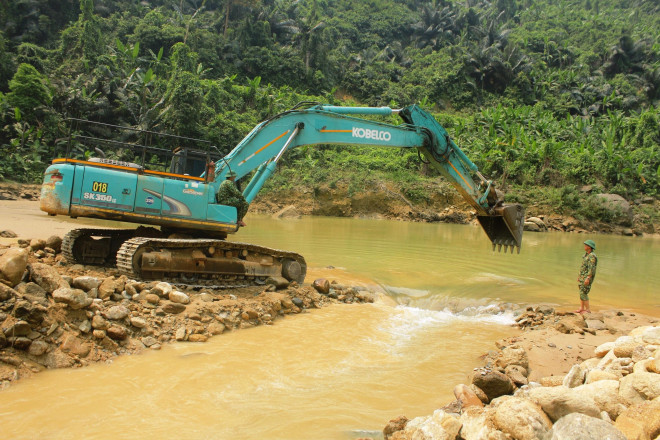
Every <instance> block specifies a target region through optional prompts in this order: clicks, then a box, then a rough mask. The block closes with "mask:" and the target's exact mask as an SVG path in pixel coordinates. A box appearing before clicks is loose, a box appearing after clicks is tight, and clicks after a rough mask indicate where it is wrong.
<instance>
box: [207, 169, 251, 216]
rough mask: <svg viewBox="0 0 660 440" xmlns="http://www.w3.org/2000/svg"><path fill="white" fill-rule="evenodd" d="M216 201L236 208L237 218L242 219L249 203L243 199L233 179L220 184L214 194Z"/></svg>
mask: <svg viewBox="0 0 660 440" xmlns="http://www.w3.org/2000/svg"><path fill="white" fill-rule="evenodd" d="M215 198H216V200H217V201H218V203H221V204H223V205H227V206H234V207H235V208H236V215H237V220H238V221H241V220H243V217H244V216H245V213H247V210H248V207H249V206H250V204H249V203H248V202H247V201H246V200H245V197H243V194H241V192H240V191H239V190H238V188H236V185H235V184H234V182H233V181H231V180H229V179H227V180H225V181H224V182H222V183H221V184H220V188H218V193H217V194H216V196H215Z"/></svg>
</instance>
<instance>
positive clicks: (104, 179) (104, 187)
mask: <svg viewBox="0 0 660 440" xmlns="http://www.w3.org/2000/svg"><path fill="white" fill-rule="evenodd" d="M136 187H137V174H136V173H131V172H126V171H119V170H114V169H111V168H102V167H91V166H87V167H85V173H84V177H83V184H82V188H81V191H80V204H81V205H83V206H98V207H103V208H108V209H111V210H116V211H127V212H132V211H133V206H134V204H135V189H136Z"/></svg>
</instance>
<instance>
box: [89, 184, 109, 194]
mask: <svg viewBox="0 0 660 440" xmlns="http://www.w3.org/2000/svg"><path fill="white" fill-rule="evenodd" d="M92 191H94V192H99V193H104V194H105V193H107V192H108V184H107V183H105V182H93V183H92Z"/></svg>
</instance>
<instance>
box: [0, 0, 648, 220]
mask: <svg viewBox="0 0 660 440" xmlns="http://www.w3.org/2000/svg"><path fill="white" fill-rule="evenodd" d="M659 29H660V4H659V3H658V2H657V0H493V1H490V2H489V1H486V0H462V1H450V0H431V1H429V0H426V1H421V0H361V1H358V0H193V1H189V0H155V1H136V0H10V1H8V2H1V3H0V118H1V120H2V124H0V154H2V157H3V160H2V162H0V178H2V179H12V180H17V181H25V182H38V181H40V179H41V174H42V172H43V170H44V169H45V167H46V165H47V163H48V162H49V161H50V159H52V158H53V156H54V154H55V151H56V148H58V146H59V144H61V142H62V138H63V137H64V136H65V134H64V133H65V132H66V127H65V124H64V122H63V121H64V119H65V118H67V117H75V118H83V119H90V120H94V121H100V122H106V123H111V124H119V125H127V126H131V127H136V128H142V129H148V130H155V131H161V132H167V133H171V134H177V135H182V136H190V137H199V138H203V139H206V140H209V141H211V142H212V143H213V145H215V146H217V147H218V148H219V149H220V150H221V151H222V152H228V151H229V150H230V149H231V148H232V147H233V146H234V145H235V144H236V143H237V142H238V141H239V140H240V139H241V138H242V137H243V136H244V135H245V134H247V132H248V131H249V130H250V129H251V128H252V127H253V126H254V125H255V124H257V123H258V122H259V121H261V120H263V119H265V118H267V117H268V116H272V115H274V114H276V113H279V112H281V111H284V110H287V109H289V108H291V107H292V106H293V105H295V104H296V103H297V102H299V101H319V102H329V103H334V104H344V105H372V106H373V105H389V106H392V107H400V106H405V105H409V104H413V103H418V104H420V105H421V106H422V107H424V108H425V109H427V110H429V111H431V112H433V113H434V114H435V115H436V117H437V118H438V119H439V120H440V121H441V123H442V124H443V125H444V126H445V127H446V128H447V130H448V131H449V133H450V134H451V135H452V136H453V137H454V140H455V142H456V143H457V144H458V145H459V146H460V147H461V148H462V149H463V150H464V151H465V152H466V153H467V154H468V156H470V157H471V158H472V159H473V160H474V162H475V163H476V164H477V165H478V166H479V167H480V169H481V170H482V171H483V172H484V173H485V174H486V175H488V176H489V177H491V178H493V179H494V180H495V181H496V182H497V184H498V185H499V186H500V187H501V188H505V189H507V194H508V195H507V197H508V198H509V199H510V200H518V201H521V202H523V203H529V202H532V201H536V202H537V203H538V202H539V200H544V201H545V203H547V204H548V205H549V206H550V208H552V209H554V210H556V211H559V212H564V213H571V214H574V215H578V216H583V217H586V218H591V219H597V218H596V217H598V216H602V215H603V213H602V211H601V210H598V209H596V208H597V206H595V205H594V204H595V202H594V201H593V200H590V199H589V194H588V193H583V192H581V191H580V188H581V187H583V186H584V185H591V186H592V187H593V188H595V189H596V190H597V191H599V192H609V193H616V194H620V195H622V196H624V197H626V198H627V199H629V200H634V199H636V198H637V199H639V198H643V197H646V198H648V197H656V198H657V196H658V194H659V192H660V128H659V127H660V126H659V122H660V32H659ZM283 162H284V163H283V164H282V167H283V170H282V172H281V173H279V176H278V175H276V176H275V178H274V179H273V180H272V182H271V184H270V186H269V188H271V190H272V189H273V188H275V187H277V186H278V185H279V186H286V185H291V184H292V183H295V184H300V185H308V186H310V187H312V189H314V188H313V187H314V186H315V185H320V184H321V183H322V182H326V183H331V184H336V183H337V181H341V180H343V181H344V183H346V184H347V185H349V186H351V185H352V186H356V185H357V186H360V185H367V184H368V183H369V182H370V181H372V180H374V179H385V180H389V181H393V182H396V183H397V184H398V185H399V188H400V189H401V191H402V192H403V193H404V194H405V195H406V196H407V197H408V198H409V199H410V200H413V201H416V200H421V201H423V200H424V199H425V198H426V197H428V194H426V193H425V191H426V189H425V188H426V187H427V185H425V183H427V182H428V181H430V180H433V179H436V178H437V176H435V175H433V174H429V173H431V172H430V171H428V170H426V169H425V168H424V167H423V165H422V164H421V163H420V161H419V159H418V158H417V155H416V153H411V152H407V151H403V150H381V149H351V148H350V147H338V146H331V145H329V146H323V147H320V148H300V149H296V150H294V151H291V152H289V153H287V155H286V156H285V160H284V161H283ZM420 171H421V172H420ZM292 177H293V181H292ZM267 189H268V188H267ZM650 215H651V216H656V217H657V213H655V212H653V213H651V214H650ZM603 220H607V219H603ZM656 220H657V218H656Z"/></svg>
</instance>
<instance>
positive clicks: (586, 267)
mask: <svg viewBox="0 0 660 440" xmlns="http://www.w3.org/2000/svg"><path fill="white" fill-rule="evenodd" d="M597 265H598V258H597V257H596V254H594V252H593V251H591V252H585V254H584V256H583V257H582V266H580V273H579V275H578V287H579V288H580V299H581V300H582V301H589V291H590V290H591V285H592V284H593V283H594V278H596V266H597ZM587 278H589V281H588V282H587V284H585V281H586V279H587Z"/></svg>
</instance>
